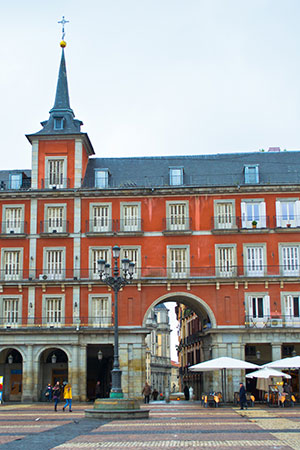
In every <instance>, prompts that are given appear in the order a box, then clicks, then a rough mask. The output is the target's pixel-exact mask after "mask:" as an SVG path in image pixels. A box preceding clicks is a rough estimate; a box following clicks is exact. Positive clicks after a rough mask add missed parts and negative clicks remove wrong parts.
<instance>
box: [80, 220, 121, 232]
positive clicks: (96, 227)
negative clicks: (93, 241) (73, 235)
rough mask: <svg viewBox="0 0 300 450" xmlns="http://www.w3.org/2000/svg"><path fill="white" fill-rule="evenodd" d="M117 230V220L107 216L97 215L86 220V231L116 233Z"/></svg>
mask: <svg viewBox="0 0 300 450" xmlns="http://www.w3.org/2000/svg"><path fill="white" fill-rule="evenodd" d="M116 231H117V227H116V221H115V220H113V219H107V218H106V217H97V218H95V219H92V220H87V221H86V222H85V232H86V233H93V234H94V233H95V234H104V233H115V232H116Z"/></svg>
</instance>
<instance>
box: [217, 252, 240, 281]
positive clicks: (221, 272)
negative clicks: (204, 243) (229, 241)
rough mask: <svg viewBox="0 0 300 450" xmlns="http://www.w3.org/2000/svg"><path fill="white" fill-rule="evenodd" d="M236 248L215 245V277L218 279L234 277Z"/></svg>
mask: <svg viewBox="0 0 300 450" xmlns="http://www.w3.org/2000/svg"><path fill="white" fill-rule="evenodd" d="M235 254H236V247H235V246H234V245H232V246H228V245H217V247H216V266H217V267H216V275H217V276H219V277H233V276H235V275H236V263H235V261H236V256H235Z"/></svg>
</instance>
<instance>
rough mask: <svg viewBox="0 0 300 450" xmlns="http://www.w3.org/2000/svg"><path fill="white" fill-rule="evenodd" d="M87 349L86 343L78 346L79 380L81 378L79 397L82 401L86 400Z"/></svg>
mask: <svg viewBox="0 0 300 450" xmlns="http://www.w3.org/2000/svg"><path fill="white" fill-rule="evenodd" d="M86 350H87V346H86V345H85V344H82V345H79V346H78V363H79V364H78V372H77V373H78V380H79V386H78V387H79V389H78V390H79V397H80V398H79V399H80V401H82V402H85V401H86V356H87V355H86Z"/></svg>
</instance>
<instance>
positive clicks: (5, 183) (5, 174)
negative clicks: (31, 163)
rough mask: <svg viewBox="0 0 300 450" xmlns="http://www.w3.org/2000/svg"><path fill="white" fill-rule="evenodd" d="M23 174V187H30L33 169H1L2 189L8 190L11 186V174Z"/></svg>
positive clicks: (0, 188) (0, 183)
mask: <svg viewBox="0 0 300 450" xmlns="http://www.w3.org/2000/svg"><path fill="white" fill-rule="evenodd" d="M18 173H21V174H22V181H23V182H22V187H21V189H25V190H26V189H29V188H30V185H31V170H26V169H24V170H22V169H20V170H0V190H6V189H9V188H10V180H9V175H10V174H18Z"/></svg>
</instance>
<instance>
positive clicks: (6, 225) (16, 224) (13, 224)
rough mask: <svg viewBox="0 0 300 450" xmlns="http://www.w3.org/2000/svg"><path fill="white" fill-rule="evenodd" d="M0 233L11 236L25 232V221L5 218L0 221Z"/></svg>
mask: <svg viewBox="0 0 300 450" xmlns="http://www.w3.org/2000/svg"><path fill="white" fill-rule="evenodd" d="M0 233H1V234H5V235H10V236H12V237H13V236H18V235H22V234H27V233H28V231H27V222H24V221H22V220H5V221H4V222H0ZM6 237H7V236H6Z"/></svg>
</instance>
